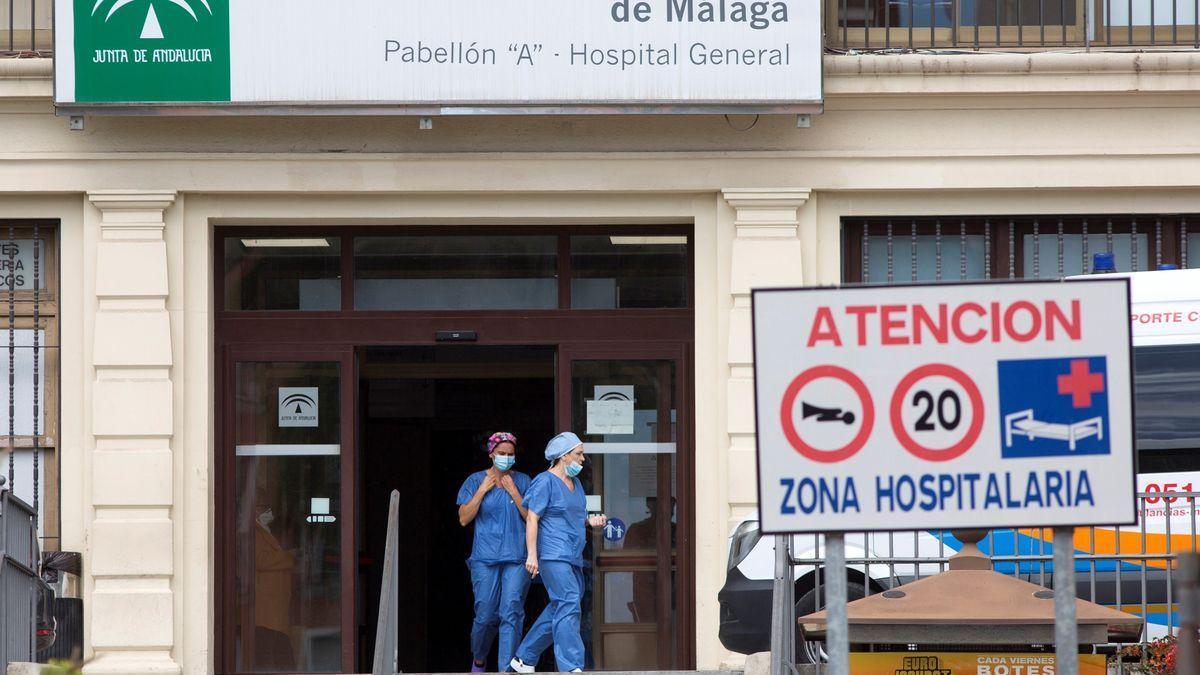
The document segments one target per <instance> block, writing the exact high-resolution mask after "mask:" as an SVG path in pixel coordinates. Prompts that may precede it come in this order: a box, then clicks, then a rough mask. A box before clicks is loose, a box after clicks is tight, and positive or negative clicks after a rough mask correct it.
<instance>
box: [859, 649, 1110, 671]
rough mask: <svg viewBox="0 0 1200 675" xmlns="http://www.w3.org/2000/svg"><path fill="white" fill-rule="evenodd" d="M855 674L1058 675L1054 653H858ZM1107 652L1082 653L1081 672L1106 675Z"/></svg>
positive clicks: (1080, 658) (1080, 657) (1080, 660)
mask: <svg viewBox="0 0 1200 675" xmlns="http://www.w3.org/2000/svg"><path fill="white" fill-rule="evenodd" d="M850 670H851V672H853V673H854V675H1054V674H1055V673H1056V672H1058V670H1057V669H1056V668H1055V666H1054V654H971V653H955V652H950V653H925V652H890V653H873V654H872V653H854V654H851V655H850ZM1106 672H1107V670H1106V665H1105V657H1104V655H1103V654H1081V655H1080V656H1079V675H1104V674H1105V673H1106Z"/></svg>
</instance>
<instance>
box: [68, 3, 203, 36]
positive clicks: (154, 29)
mask: <svg viewBox="0 0 1200 675" xmlns="http://www.w3.org/2000/svg"><path fill="white" fill-rule="evenodd" d="M167 2H170V3H171V4H172V5H175V6H177V7H180V8H182V9H183V11H185V12H187V13H188V15H189V16H191V17H192V20H193V21H199V20H200V16H199V15H198V14H197V13H196V12H197V10H199V11H201V12H203V11H207V12H208V15H209V16H212V5H209V4H208V0H167ZM106 10H107V11H106ZM122 10H124V11H126V12H133V13H137V14H145V15H146V19H145V20H144V21H143V22H142V32H141V34H140V35H139V36H138V37H140V38H141V39H143V40H159V39H162V38H165V37H166V36H165V35H163V29H162V24H161V23H159V21H158V14H157V13H155V11H154V2H153V1H152V0H96V4H95V5H92V16H96V15H97V14H99V13H103V14H104V22H105V23H108V21H109V19H111V18H112V17H113V15H114V14H117V13H118V12H120V11H122ZM135 10H140V11H135Z"/></svg>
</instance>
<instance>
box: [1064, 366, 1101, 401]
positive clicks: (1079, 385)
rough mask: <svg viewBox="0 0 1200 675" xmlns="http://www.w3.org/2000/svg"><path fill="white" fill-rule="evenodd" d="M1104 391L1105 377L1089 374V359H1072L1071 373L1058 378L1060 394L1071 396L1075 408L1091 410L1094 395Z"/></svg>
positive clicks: (1098, 374)
mask: <svg viewBox="0 0 1200 675" xmlns="http://www.w3.org/2000/svg"><path fill="white" fill-rule="evenodd" d="M1102 391H1104V376H1103V375H1101V374H1100V373H1092V372H1088V362H1087V359H1072V360H1071V373H1070V374H1069V375H1059V376H1058V393H1060V394H1070V395H1071V405H1072V406H1073V407H1075V408H1090V407H1091V406H1092V394H1098V393H1100V392H1102Z"/></svg>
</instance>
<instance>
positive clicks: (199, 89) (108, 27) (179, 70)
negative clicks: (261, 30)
mask: <svg viewBox="0 0 1200 675" xmlns="http://www.w3.org/2000/svg"><path fill="white" fill-rule="evenodd" d="M229 1H230V0H75V100H76V101H80V102H103V103H142V102H159V101H181V102H197V103H205V102H222V101H228V100H229Z"/></svg>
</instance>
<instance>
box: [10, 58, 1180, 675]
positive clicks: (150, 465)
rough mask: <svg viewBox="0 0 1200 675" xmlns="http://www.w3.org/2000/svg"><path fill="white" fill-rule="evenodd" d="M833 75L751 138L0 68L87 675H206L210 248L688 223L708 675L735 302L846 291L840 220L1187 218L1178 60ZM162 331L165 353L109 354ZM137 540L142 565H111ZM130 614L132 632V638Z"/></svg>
mask: <svg viewBox="0 0 1200 675" xmlns="http://www.w3.org/2000/svg"><path fill="white" fill-rule="evenodd" d="M826 70H827V90H828V91H829V97H828V100H827V112H826V114H825V115H823V116H820V117H817V118H815V119H814V121H813V126H812V128H811V129H796V128H795V124H794V119H792V118H790V117H774V118H762V119H760V120H758V121H757V123H756V124H754V125H753V127H752V128H749V129H748V130H746V131H738V130H737V129H741V128H745V127H747V126H749V125H750V124H751V123H752V122H753V120H752V118H749V117H734V118H732V119H731V120H730V121H729V122H727V121H726V120H725V119H723V118H721V117H719V116H701V117H684V118H680V117H650V118H646V117H611V118H601V117H579V118H546V119H541V118H513V117H501V118H474V119H470V118H438V119H437V120H436V121H435V124H434V129H433V130H432V131H418V130H417V128H416V121H415V120H413V119H410V118H386V119H369V120H367V119H352V118H340V119H323V118H306V119H252V118H242V119H179V118H89V119H88V120H87V124H86V129H85V130H84V131H82V132H70V131H68V130H67V126H66V120H65V119H63V118H56V117H54V116H53V115H52V107H51V104H50V102H49V96H50V87H49V80H48V70H47V68H46V64H45V63H44V62H42V63H38V62H36V61H26V62H10V61H0V218H12V217H17V218H21V217H38V218H57V219H59V220H60V221H61V223H62V237H61V241H62V262H63V264H62V274H63V278H62V291H63V292H62V296H63V297H62V303H63V304H62V307H63V311H62V318H61V321H62V378H63V381H62V398H63V400H62V410H63V420H62V462H63V470H62V486H61V490H62V495H63V497H62V499H63V523H62V532H63V543H64V546H65V547H67V548H72V549H76V550H82V551H83V552H84V554H85V566H86V568H87V573H86V574H85V582H86V583H85V590H86V593H87V600H86V601H87V606H88V608H89V612H90V614H89V616H88V626H89V635H88V644H89V645H91V646H94V647H95V648H96V651H97V652H98V653H99V654H100V655H101V656H103V657H104V658H102V659H100V660H97V661H96V662H94V663H93V664H92V665H91V666H90V667H91V669H92V670H98V671H106V672H175V671H184V670H186V671H187V672H190V673H204V672H210V671H211V670H212V664H213V638H212V625H213V609H212V607H213V578H212V555H213V554H212V551H213V547H212V541H213V532H212V512H213V503H212V494H211V484H212V453H213V442H214V441H213V437H214V434H213V428H212V427H213V425H212V420H213V398H214V392H213V378H212V372H213V353H212V328H211V326H212V317H211V312H210V309H211V306H212V297H211V288H212V270H211V269H210V261H211V255H210V253H211V250H210V228H211V226H212V225H213V224H214V223H232V224H236V223H288V224H294V223H297V222H303V221H320V222H324V223H328V222H345V223H350V222H355V223H360V222H380V223H382V222H387V223H394V222H414V221H420V222H431V221H434V222H444V223H488V222H514V221H519V222H572V221H576V222H647V221H660V222H661V221H676V222H677V221H691V222H694V223H695V227H696V298H697V306H696V371H695V382H696V401H697V410H696V439H697V443H696V453H697V461H696V464H697V469H698V471H697V482H696V485H694V486H690V488H689V489H692V490H694V491H695V493H696V494H697V495H702V498H698V500H697V514H696V515H697V528H696V531H697V540H696V550H697V587H696V592H695V603H696V610H697V630H696V635H695V639H696V643H697V653H698V658H699V663H698V665H699V666H700V667H702V668H712V667H716V666H718V665H720V664H722V663H723V662H724V663H734V662H736V661H737V659H736V658H733V657H731V656H730V655H729V654H727V653H726V652H725V651H724V650H723V649H722V648H721V646H720V645H719V643H718V642H717V638H716V636H717V629H718V621H719V613H718V608H717V603H716V594H717V591H718V590H719V588H720V587H721V585H722V583H723V581H724V575H725V558H726V535H727V532H728V528H729V527H730V526H731V525H732V524H733V523H735V522H736V521H737V520H738V519H739V518H741V517H742V516H744V515H746V514H748V513H751V512H752V511H753V509H754V500H755V486H754V470H753V469H754V464H753V447H754V446H753V443H754V437H753V426H752V417H751V414H752V408H751V407H750V406H751V400H750V394H749V392H750V386H751V385H752V370H751V363H750V360H749V355H748V340H749V333H748V311H747V310H748V304H747V292H748V289H749V288H750V287H751V286H753V285H761V284H775V283H792V284H794V283H806V284H811V283H832V282H835V281H837V280H838V279H839V278H840V266H841V257H840V220H841V218H842V217H844V216H852V215H896V214H904V215H914V214H941V215H953V214H979V213H990V214H1001V213H1029V212H1045V213H1054V212H1062V213H1083V212H1181V211H1185V212H1196V211H1200V187H1198V186H1200V162H1198V161H1197V154H1198V152H1200V145H1198V144H1200V141H1197V140H1196V139H1200V117H1197V116H1196V115H1195V114H1194V109H1195V108H1196V107H1197V104H1200V77H1197V73H1200V60H1198V59H1197V58H1195V57H1194V56H1193V55H1188V54H1174V55H1171V54H1168V55H1129V54H1094V55H1036V56H1028V55H980V56H978V57H947V56H934V55H921V56H904V57H900V56H888V57H831V58H829V59H827V62H826ZM104 191H108V192H104ZM98 195H108V201H105V199H104V198H101V197H98ZM113 195H116V196H113ZM122 200H124V201H122ZM130 200H132V201H138V200H141V201H140V203H142V205H143V208H142V209H141V210H136V209H135V212H136V214H137V215H136V217H133V220H132V221H128V220H124V219H125V218H126V217H132V216H129V214H128V212H127V211H128V210H126V211H121V209H119V208H115V207H114V206H113V204H114V203H118V202H119V203H125V202H128V201H130ZM101 203H103V204H104V205H103V206H101V205H99V204H101ZM159 203H162V204H163V205H162V206H161V207H159V206H156V204H159ZM147 204H149V205H148V206H147ZM155 209H157V211H155ZM122 214H124V215H122ZM129 222H135V223H142V225H144V226H145V227H141V228H134V229H133V232H135V234H130V228H129V227H127V226H128V225H129ZM109 236H113V237H116V239H114V240H113V241H124V242H126V243H129V241H130V239H129V237H132V238H133V240H134V241H143V239H142V238H143V237H145V238H146V239H145V241H150V242H154V241H155V239H154V238H155V237H158V241H160V242H161V244H162V245H161V247H160V248H156V249H155V250H156V251H161V253H155V256H158V257H156V258H155V260H156V261H160V262H161V263H162V265H163V270H164V273H163V277H162V281H163V284H164V288H162V289H159V288H158V287H157V286H156V285H155V284H157V281H155V280H154V279H149V280H147V279H142V280H140V281H138V282H137V284H134V285H133V286H131V287H126V288H116V287H114V286H113V282H115V281H116V280H118V279H120V278H121V275H120V274H119V273H118V271H119V267H118V268H117V271H114V268H113V267H112V266H111V265H110V266H107V267H105V264H106V263H105V262H104V260H105V256H106V255H107V254H105V253H103V252H102V251H103V250H104V249H102V246H101V244H102V243H103V242H104V241H107V239H106V238H107V237H109ZM155 279H157V277H155ZM138 284H141V285H138ZM160 291H161V292H160ZM162 319H165V320H166V325H167V326H168V329H167V330H166V331H165V332H162V333H155V336H156V337H155V338H154V339H153V340H152V341H151V344H150V346H151V347H153V348H154V349H155V350H159V351H157V352H155V354H157V356H155V357H154V358H152V359H150V358H148V357H146V356H145V355H144V354H139V353H131V352H130V351H129V350H124V351H122V349H121V347H122V346H124V345H125V344H126V343H129V344H142V343H140V342H138V341H139V340H145V336H146V330H145V328H144V327H145V326H146V325H148V324H147V322H149V324H152V325H161V324H160V323H156V322H159V321H161V320H162ZM98 331H99V334H100V335H101V336H102V339H101V340H100V341H99V342H97V334H98ZM97 350H100V351H102V352H103V354H101V355H100V357H99V360H98V356H97ZM112 381H118V382H140V383H143V384H144V383H146V382H150V383H151V384H148V385H146V386H142V385H137V386H131V387H126V388H124V389H122V390H121V391H122V392H123V393H121V396H122V397H123V398H121V399H120V402H121V403H122V404H123V405H128V406H134V407H135V409H136V407H137V406H142V409H147V410H148V409H158V410H160V411H161V412H160V413H158V414H157V417H158V418H160V420H161V419H166V420H169V424H166V425H157V426H156V425H154V424H143V423H144V422H145V420H137V419H132V420H128V421H129V424H128V425H125V426H122V427H120V428H116V429H114V428H112V425H111V424H110V422H111V421H112V420H98V419H96V418H95V416H94V413H93V410H104V409H105V408H104V407H103V405H104V404H105V403H107V402H108V401H107V400H101V401H97V400H96V397H97V393H98V392H104V393H103V396H105V397H107V396H108V393H107V392H108V391H109V389H106V387H108V386H109V385H108V384H106V383H108V382H112ZM163 392H165V396H166V398H165V400H163V398H162V397H163V396H164V393H163ZM97 406H99V407H97ZM155 406H158V407H157V408H155ZM106 425H108V426H106ZM105 452H108V453H110V454H107V455H106V454H104V453H105ZM118 452H142V453H147V455H146V456H147V457H148V458H152V459H153V460H154V461H148V462H131V463H129V464H128V465H129V466H130V469H129V470H130V471H132V472H133V475H132V476H131V477H130V478H132V479H133V480H130V481H129V483H122V484H123V485H124V484H129V485H132V486H133V487H132V488H130V490H128V491H127V492H128V494H116V495H114V494H112V492H113V491H112V489H111V488H112V485H111V484H110V483H109V479H105V480H104V483H105V484H103V485H97V484H96V480H97V479H96V477H97V476H105V475H106V473H105V470H106V467H107V465H103V466H101V467H100V468H98V467H97V466H96V462H97V460H98V458H99V459H101V460H105V461H107V460H109V459H112V457H113V455H112V454H111V453H118ZM124 459H127V457H124ZM118 461H120V460H118ZM164 476H165V477H166V478H165V479H164V478H163V477H164ZM137 479H144V480H140V481H139V480H137ZM167 487H169V489H166V488H167ZM112 521H117V522H118V523H119V525H117V526H115V527H114V523H113V522H112ZM155 533H157V534H155ZM135 545H136V546H140V547H149V549H152V553H153V561H154V563H153V564H144V563H145V561H138V560H129V559H128V558H127V557H122V556H124V555H125V553H124V552H125V551H126V550H127V549H130V550H134V549H132V547H133V546H135ZM122 561H124V562H122ZM98 564H99V565H100V568H99V569H97V567H96V566H97V565H98ZM97 589H99V590H100V591H103V592H104V593H107V594H108V595H107V596H105V597H106V598H107V600H106V601H103V602H97V598H96V593H97ZM151 595H152V596H154V598H156V600H155V602H154V603H151V605H149V606H148V605H147V604H145V603H142V602H141V601H143V600H145V599H146V598H147V597H148V596H151ZM111 600H117V602H111ZM139 603H141V604H139ZM147 607H149V608H147ZM147 621H150V622H153V623H154V625H155V626H157V628H158V631H157V632H156V633H155V635H154V636H152V637H150V638H148V637H147V636H146V635H145V634H142V633H140V632H139V631H137V630H135V628H136V627H137V626H139V625H146V622H147ZM164 627H165V628H164ZM98 628H99V630H100V634H99V637H100V638H101V639H99V640H98V639H97V634H96V631H97V629H98Z"/></svg>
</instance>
